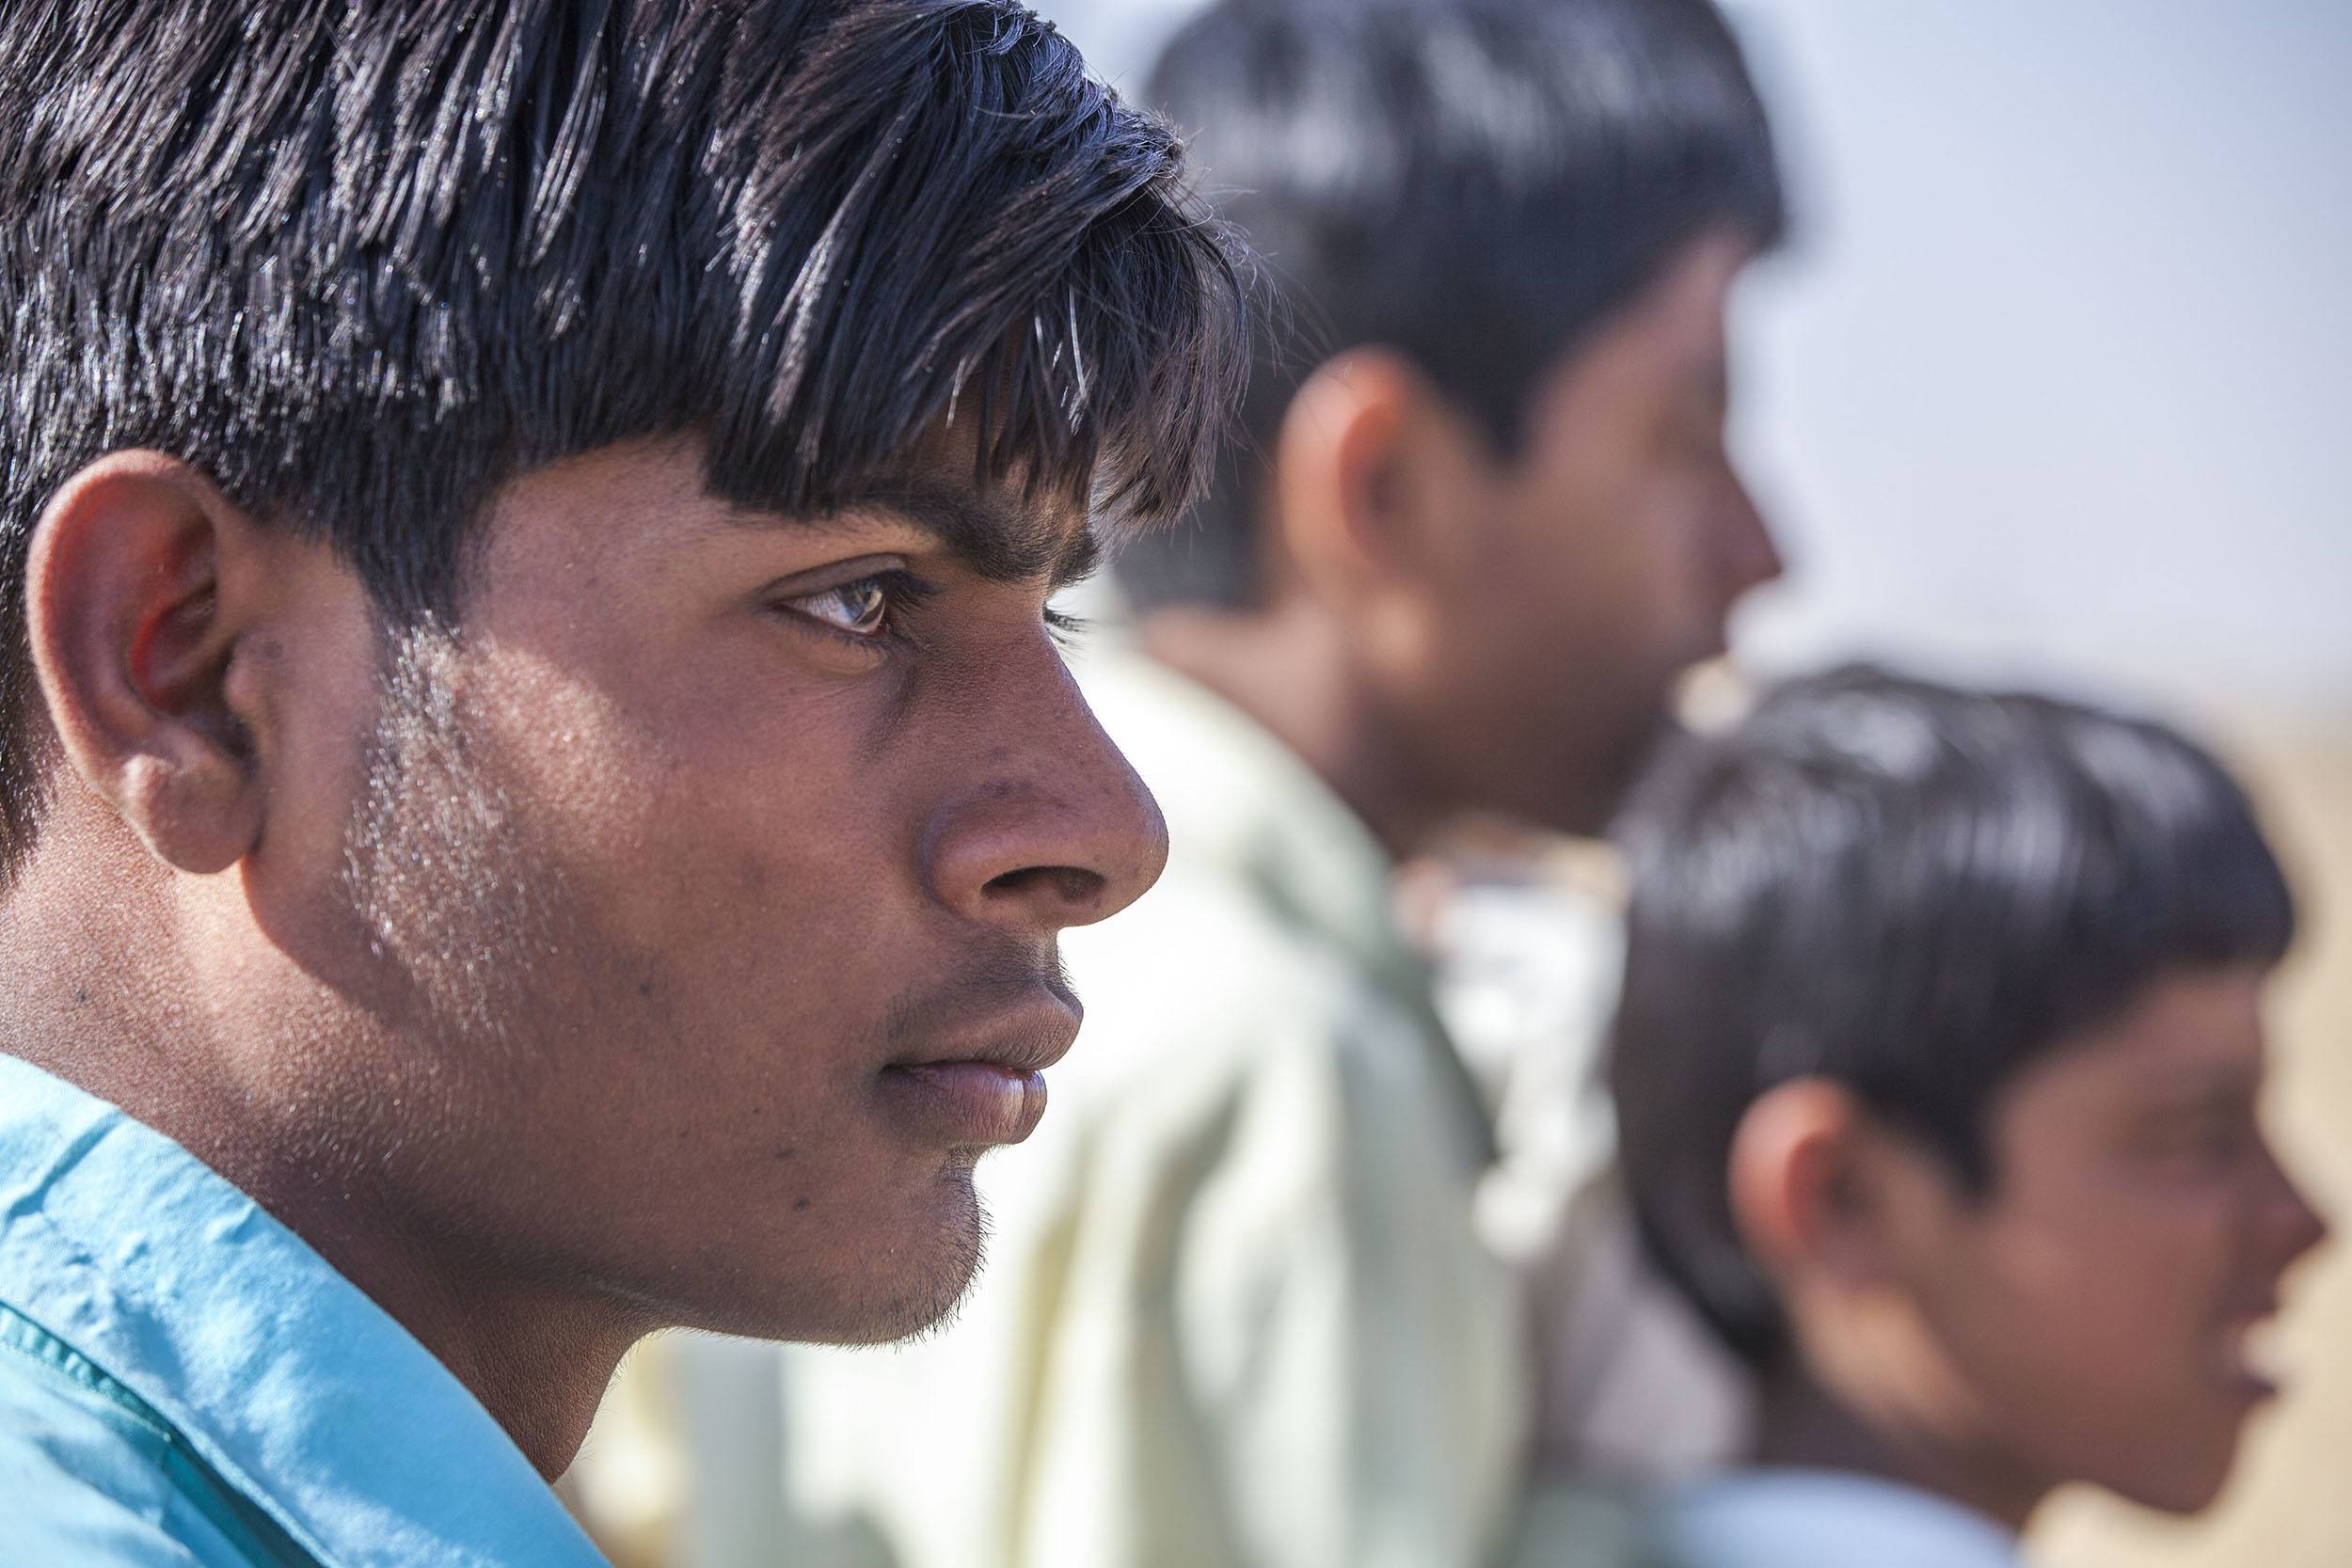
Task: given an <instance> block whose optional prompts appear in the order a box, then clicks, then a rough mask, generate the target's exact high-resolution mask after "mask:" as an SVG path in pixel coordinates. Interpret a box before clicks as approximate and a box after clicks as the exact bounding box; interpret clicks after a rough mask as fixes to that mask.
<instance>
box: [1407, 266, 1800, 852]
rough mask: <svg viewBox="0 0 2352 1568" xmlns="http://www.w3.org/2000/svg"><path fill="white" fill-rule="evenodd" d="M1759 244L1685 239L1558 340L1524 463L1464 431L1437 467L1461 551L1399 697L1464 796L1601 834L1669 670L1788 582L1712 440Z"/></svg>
mask: <svg viewBox="0 0 2352 1568" xmlns="http://www.w3.org/2000/svg"><path fill="white" fill-rule="evenodd" d="M1751 254H1752V251H1751V247H1750V246H1749V245H1747V244H1746V242H1745V241H1743V240H1741V239H1740V238H1739V237H1737V236H1735V235H1732V234H1730V233H1727V232H1720V233H1712V234H1709V235H1707V236H1705V237H1702V238H1701V239H1699V240H1697V241H1694V242H1693V243H1692V244H1691V245H1689V246H1687V247H1686V248H1685V249H1684V250H1683V251H1682V252H1681V253H1680V254H1679V255H1678V256H1677V257H1676V258H1675V259H1674V260H1673V261H1671V262H1669V263H1668V264H1667V265H1666V266H1665V268H1664V269H1663V270H1662V271H1661V274H1660V275H1659V277H1657V279H1656V280H1655V281H1653V282H1652V283H1651V284H1650V285H1649V287H1648V288H1647V289H1646V290H1645V292H1644V293H1642V294H1641V295H1639V296H1638V297H1637V298H1635V299H1634V300H1633V301H1632V302H1630V303H1629V304H1628V305H1627V306H1626V308H1625V309H1623V310H1621V311H1619V312H1618V313H1616V314H1615V315H1613V316H1612V317H1610V318H1609V319H1608V320H1606V321H1605V322H1603V323H1601V324H1600V325H1598V326H1597V329H1596V330H1595V331H1594V332H1592V333H1591V334H1590V335H1588V336H1587V337H1585V338H1583V339H1581V340H1580V341H1578V342H1577V343H1576V344H1575V345H1574V346H1572V347H1571V348H1570V349H1569V351H1568V352H1567V354H1566V356H1565V357H1564V358H1563V360H1562V361H1561V363H1560V365H1559V366H1558V368H1557V369H1556V370H1554V371H1553V372H1552V373H1551V375H1550V377H1549V380H1548V381H1546V382H1545V383H1543V384H1542V385H1540V386H1539V387H1538V388H1536V391H1535V393H1534V397H1533V398H1532V400H1531V402H1530V404H1529V407H1528V411H1527V415H1526V429H1525V435H1524V438H1523V441H1522V444H1521V445H1520V447H1519V449H1518V451H1516V452H1513V453H1511V454H1508V455H1497V454H1495V453H1493V452H1492V451H1490V450H1489V449H1488V448H1487V447H1486V444H1485V443H1484V442H1483V441H1481V440H1478V439H1476V438H1474V437H1471V436H1469V435H1468V434H1467V430H1465V432H1464V434H1463V435H1462V436H1460V437H1458V438H1457V439H1456V440H1455V441H1454V442H1453V443H1451V450H1452V451H1453V452H1454V461H1453V462H1452V463H1451V464H1449V465H1445V466H1444V467H1443V468H1442V469H1441V471H1440V472H1439V473H1438V474H1437V475H1435V476H1433V481H1432V483H1433V488H1435V489H1437V490H1438V491H1440V492H1442V493H1443V494H1444V495H1446V496H1447V497H1448V498H1449V499H1448V500H1447V502H1446V503H1445V505H1444V508H1443V510H1445V511H1446V512H1447V513H1448V514H1449V515H1448V517H1447V519H1446V522H1445V525H1444V527H1443V528H1442V529H1441V530H1439V531H1438V532H1440V533H1441V534H1442V535H1443V536H1446V537H1450V538H1451V539H1453V540H1454V541H1455V544H1454V548H1453V549H1452V550H1451V551H1450V552H1449V557H1450V558H1449V559H1448V560H1446V561H1445V562H1443V565H1442V566H1441V567H1440V568H1439V569H1438V570H1437V571H1435V572H1433V573H1432V575H1431V580H1430V582H1429V584H1428V593H1427V599H1428V602H1427V604H1426V606H1425V607H1424V609H1425V610H1426V615H1425V631H1424V634H1423V635H1422V637H1421V638H1420V639H1419V640H1418V641H1417V644H1416V645H1417V647H1418V649H1419V655H1420V668H1419V671H1418V673H1417V674H1416V676H1415V678H1414V679H1413V680H1412V681H1411V682H1410V683H1409V684H1410V687H1411V689H1410V690H1409V691H1407V692H1406V693H1405V694H1404V697H1403V704H1402V705H1403V706H1405V707H1406V710H1407V712H1408V718H1407V722H1408V723H1409V725H1410V727H1411V728H1412V730H1413V731H1414V732H1415V734H1416V735H1417V736H1418V737H1419V742H1420V748H1421V750H1422V752H1423V753H1424V756H1423V759H1422V760H1423V765H1424V767H1425V768H1427V769H1428V770H1429V771H1431V772H1433V773H1450V774H1451V775H1452V777H1451V779H1450V780H1449V782H1450V784H1451V785H1452V789H1451V793H1452V794H1453V795H1454V797H1455V798H1456V799H1458V800H1466V801H1471V802H1476V803H1479V804H1483V805H1486V806H1490V807H1493V808H1496V809H1501V810H1504V811H1507V812H1510V813H1511V814H1513V815H1515V816H1522V817H1525V818H1528V819H1531V820H1534V821H1539V822H1544V823H1547V824H1549V825H1550V826H1553V827H1557V828H1562V829H1565V830H1567V831H1570V832H1597V831H1599V830H1600V829H1602V828H1604V827H1605V826H1606V825H1607V823H1608V819H1609V817H1610V816H1612V815H1613V813H1614V811H1615V809H1616V806H1617V803H1618V800H1619V798H1620V796H1621V795H1622V793H1623V791H1624V789H1625V786H1626V785H1627V784H1628V783H1629V781H1630V779H1631V777H1632V775H1633V773H1634V771H1635V770H1636V769H1637V768H1639V766H1640V764H1641V763H1642V762H1643V760H1644V759H1645V758H1646V756H1647V755H1648V753H1649V751H1650V748H1651V745H1652V743H1653V742H1654V741H1655V740H1656V739H1657V737H1658V735H1659V733H1660V730H1661V726H1662V724H1663V723H1664V721H1665V719H1666V717H1667V712H1668V705H1669V702H1670V699H1671V696H1672V693H1673V690H1674V688H1675V685H1676V683H1677V679H1678V677H1679V676H1680V675H1681V674H1682V673H1684V672H1685V671H1687V670H1688V669H1690V667H1691V666H1692V665H1693V664H1696V663H1698V662H1700V661H1702V660H1704V659H1708V658H1710V657H1714V656H1716V655H1718V654H1721V653H1722V652H1723V651H1724V636H1725V626H1726V622H1727V620H1728V617H1729V615H1730V612H1731V610H1732V607H1733V606H1734V605H1735V604H1737V603H1738V602H1739V600H1740V596H1741V595H1742V594H1745V593H1746V592H1747V591H1748V590H1749V589H1751V588H1754V587H1756V585H1758V584H1759V583H1762V582H1766V581H1769V580H1771V579H1772V578H1775V577H1777V576H1778V575H1779V574H1780V569H1781V562H1780V558H1779V555H1778V553H1777V551H1776V550H1775V548H1774V546H1773V543H1772V536H1771V533H1770V531H1768V529H1767V527H1766V525H1765V522H1764V519H1763V517H1762V515H1760V514H1759V513H1758V511H1757V509H1756V504H1755V503H1754V501H1753V500H1752V499H1750V498H1749V495H1748V492H1747V489H1746V487H1745V485H1744V484H1743V483H1741V481H1740V475H1739V473H1738V472H1737V471H1736V469H1735V468H1734V467H1733V466H1732V462H1731V459H1730V457H1729V455H1728V454H1727V452H1726V451H1725V449H1724V419H1725V415H1726V412H1727V410H1728V406H1729V398H1730V376H1729V372H1728V369H1727V363H1726V350H1725V342H1724V336H1725V334H1724V311H1725V306H1726V302H1727V300H1728V297H1729V294H1730V291H1731V287H1732V284H1733V282H1734V281H1735V280H1736V279H1737V277H1738V276H1739V274H1740V270H1741V269H1742V267H1743V266H1744V265H1745V264H1746V262H1747V261H1748V259H1749V257H1750V255H1751Z"/></svg>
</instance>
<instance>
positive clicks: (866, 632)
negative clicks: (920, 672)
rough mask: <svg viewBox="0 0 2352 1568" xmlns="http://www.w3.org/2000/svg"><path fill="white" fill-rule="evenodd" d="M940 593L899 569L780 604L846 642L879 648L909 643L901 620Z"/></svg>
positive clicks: (822, 589) (843, 583)
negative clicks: (900, 642) (902, 642)
mask: <svg viewBox="0 0 2352 1568" xmlns="http://www.w3.org/2000/svg"><path fill="white" fill-rule="evenodd" d="M935 592H936V590H935V589H933V588H932V587H931V586H930V584H928V583H925V582H920V581H917V580H916V579H915V578H913V577H912V576H910V575H908V574H907V573H906V572H904V571H902V570H899V569H898V568H895V567H894V568H892V569H891V570H888V571H882V572H868V573H866V576H864V577H862V578H850V579H848V580H847V581H844V582H836V583H832V584H829V585H828V586H826V587H823V588H819V589H817V590H815V591H813V592H811V593H807V594H793V595H792V596H790V597H789V598H785V599H779V600H777V601H776V604H777V607H778V608H779V609H782V610H787V611H788V612H790V613H791V614H792V615H794V616H797V617H798V618H800V619H801V620H803V621H804V622H809V623H813V624H814V625H815V626H817V627H818V629H819V630H822V631H824V632H827V633H829V634H831V635H832V636H834V637H836V638H839V639H840V640H841V641H844V642H850V643H854V644H856V645H857V646H859V647H869V648H880V647H885V646H888V645H889V644H891V643H892V642H894V641H903V640H904V639H905V636H906V628H905V627H904V626H901V625H900V624H899V623H900V620H901V618H902V617H904V616H905V615H906V613H907V612H908V611H909V610H913V609H914V608H915V607H916V606H918V605H920V604H922V603H923V601H924V600H926V599H928V598H930V596H931V594H933V593H935Z"/></svg>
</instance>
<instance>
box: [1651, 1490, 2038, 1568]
mask: <svg viewBox="0 0 2352 1568" xmlns="http://www.w3.org/2000/svg"><path fill="white" fill-rule="evenodd" d="M1646 1534H1647V1538H1648V1543H1649V1545H1650V1549H1651V1550H1652V1552H1653V1553H1654V1554H1655V1555H1656V1557H1657V1559H1658V1560H1660V1561H1661V1562H1662V1563H1664V1564H1667V1565H1668V1568H2023V1565H2024V1559H2023V1558H2021V1557H2020V1556H2019V1555H2018V1551H2017V1538H2016V1537H2015V1536H2013V1535H2011V1534H2010V1532H2009V1531H2008V1530H2006V1529H2004V1528H2001V1527H2000V1526H1999V1525H1996V1524H1994V1522H1993V1521H1992V1520H1990V1519H1988V1518H1986V1517H1984V1516H1983V1515H1982V1514H1980V1513H1972V1512H1971V1511H1969V1510H1967V1509H1965V1508H1963V1507H1961V1506H1960V1504H1958V1503H1956V1502H1952V1501H1950V1500H1949V1499H1947V1498H1945V1497H1937V1496H1936V1495H1935V1494H1933V1493H1931V1492H1922V1491H1920V1490H1918V1489H1917V1488H1915V1487H1911V1486H1899V1485H1897V1484H1896V1483H1895V1482H1893V1481H1880V1480H1877V1479H1875V1478H1873V1477H1869V1476H1860V1475H1849V1474H1845V1473H1843V1472H1840V1471H1834V1470H1806V1469H1794V1468H1790V1469H1772V1468H1763V1469H1753V1470H1728V1471H1725V1472H1724V1473H1723V1474H1721V1475H1718V1476H1712V1477H1709V1478H1708V1479H1706V1480H1704V1481H1696V1482H1693V1483H1692V1484H1691V1485H1689V1486H1686V1487H1684V1488H1682V1489H1681V1490H1679V1491H1677V1492H1675V1493H1673V1494H1671V1495H1670V1496H1668V1497H1666V1498H1665V1499H1664V1500H1663V1501H1662V1502H1661V1504H1659V1505H1658V1506H1657V1507H1656V1508H1655V1509H1654V1510H1653V1511H1652V1513H1651V1517H1650V1519H1649V1521H1648V1529H1647V1531H1646Z"/></svg>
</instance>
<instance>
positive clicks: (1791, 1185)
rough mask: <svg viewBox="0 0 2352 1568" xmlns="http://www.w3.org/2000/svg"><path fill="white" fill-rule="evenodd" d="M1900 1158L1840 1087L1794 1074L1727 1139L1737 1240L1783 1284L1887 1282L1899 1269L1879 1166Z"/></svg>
mask: <svg viewBox="0 0 2352 1568" xmlns="http://www.w3.org/2000/svg"><path fill="white" fill-rule="evenodd" d="M1899 1157H1900V1154H1899V1150H1898V1149H1897V1148H1895V1147H1894V1145H1893V1143H1892V1141H1891V1140H1889V1139H1888V1138H1886V1137H1885V1136H1884V1135H1883V1133H1882V1132H1881V1131H1880V1129H1879V1127H1878V1125H1877V1123H1876V1121H1875V1119H1874V1118H1873V1117H1871V1116H1870V1114H1869V1112H1868V1110H1867V1108H1865V1107H1864V1105H1863V1104H1862V1102H1861V1101H1859V1100H1857V1099H1856V1098H1855V1096H1854V1094H1853V1091H1852V1090H1851V1089H1849V1088H1847V1087H1845V1086H1844V1085H1840V1084H1836V1083H1832V1082H1830V1081H1829V1080H1827V1079H1821V1078H1800V1079H1795V1080H1793V1081H1791V1082H1789V1083H1786V1084H1780V1085H1775V1086H1774V1087H1772V1088H1771V1089H1769V1090H1767V1091H1766V1092H1765V1093H1764V1094H1762V1095H1761V1096H1759V1097H1758V1098H1757V1099H1756V1102H1755V1103H1754V1104H1752V1105H1750V1106H1749V1107H1748V1111H1747V1114H1746V1115H1745V1116H1744V1117H1741V1118H1740V1126H1739V1128H1738V1130H1737V1131H1736V1132H1734V1133H1733V1135H1732V1141H1731V1159H1730V1167H1729V1171H1728V1173H1727V1179H1728V1180H1729V1184H1730V1190H1729V1196H1730V1199H1731V1212H1732V1219H1733V1222H1734V1223H1735V1224H1736V1225H1737V1226H1738V1227H1739V1231H1740V1243H1741V1244H1742V1245H1743V1246H1745V1247H1746V1248H1747V1250H1748V1254H1749V1256H1750V1257H1752V1258H1754V1259H1756V1262H1757V1263H1758V1264H1759V1265H1761V1266H1762V1268H1763V1269H1764V1271H1765V1273H1766V1274H1767V1275H1769V1276H1771V1277H1772V1278H1773V1279H1775V1280H1777V1281H1780V1282H1781V1283H1782V1285H1783V1286H1784V1287H1788V1286H1792V1285H1794V1284H1795V1283H1797V1282H1800V1281H1806V1280H1822V1281H1827V1282H1831V1283H1834V1284H1836V1285H1842V1286H1844V1287H1846V1288H1849V1289H1857V1288H1867V1287H1869V1286H1873V1285H1877V1284H1880V1283H1883V1282H1884V1281H1886V1280H1887V1279H1889V1278H1891V1277H1893V1276H1894V1275H1896V1274H1897V1273H1898V1272H1899V1267H1900V1263H1899V1259H1900V1257H1901V1238H1900V1237H1899V1235H1898V1234H1896V1230H1897V1228H1898V1227H1897V1226H1896V1212H1897V1210H1898V1208H1899V1205H1897V1204H1896V1203H1894V1202H1892V1201H1890V1199H1891V1197H1892V1194H1891V1192H1890V1189H1889V1181H1890V1179H1891V1178H1892V1177H1893V1176H1894V1174H1895V1173H1894V1172H1892V1171H1891V1170H1890V1169H1889V1168H1888V1163H1889V1162H1890V1161H1891V1160H1895V1159H1899Z"/></svg>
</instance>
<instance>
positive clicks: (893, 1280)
mask: <svg viewBox="0 0 2352 1568" xmlns="http://www.w3.org/2000/svg"><path fill="white" fill-rule="evenodd" d="M924 1196H925V1201H924V1202H923V1203H922V1205H921V1206H920V1207H919V1209H917V1210H916V1211H915V1212H909V1213H905V1214H902V1215H901V1216H900V1217H899V1218H898V1222H897V1223H896V1224H891V1225H886V1226H883V1227H879V1228H878V1229H877V1230H876V1231H875V1232H873V1233H869V1234H868V1235H867V1236H866V1237H864V1238H861V1242H862V1243H863V1244H862V1245H861V1246H860V1248H859V1252H858V1255H857V1257H856V1258H855V1259H854V1260H853V1261H852V1262H851V1263H850V1266H849V1267H848V1269H847V1270H846V1271H845V1273H844V1275H842V1276H841V1277H840V1278H839V1280H838V1285H839V1288H838V1289H837V1290H835V1291H833V1292H831V1295H832V1299H831V1300H830V1301H828V1302H827V1303H825V1308H826V1309H825V1310H824V1311H823V1312H822V1314H821V1317H820V1321H818V1322H817V1323H813V1324H812V1323H803V1324H801V1325H799V1326H798V1327H797V1329H796V1330H795V1331H792V1332H787V1333H783V1334H776V1335H771V1336H768V1338H789V1339H801V1340H806V1341H809V1342H812V1343H817V1344H835V1345H885V1344H890V1343H892V1342H893V1341H896V1340H899V1339H911V1338H917V1337H919V1336H921V1335H924V1334H928V1333H930V1332H931V1331H933V1330H935V1329H937V1328H939V1327H940V1326H941V1325H943V1324H944V1323H946V1322H948V1321H949V1320H950V1319H951V1318H952V1317H953V1316H954V1315H955V1311H956V1308H957V1307H959V1306H960V1305H961V1303H962V1301H963V1298H964V1295H965V1292H966V1291H969V1290H970V1289H971V1286H972V1281H973V1280H974V1279H975V1278H976V1277H977V1275H978V1274H979V1271H980V1259H981V1255H982V1253H983V1251H984V1250H985V1247H986V1243H987V1235H988V1223H987V1218H986V1216H985V1215H984V1214H983V1213H982V1212H981V1209H980V1201H979V1196H978V1195H977V1193H975V1192H974V1191H973V1187H972V1169H971V1165H970V1164H969V1163H959V1164H954V1165H951V1166H950V1167H949V1168H948V1169H946V1171H943V1172H942V1173H941V1175H940V1177H939V1180H937V1182H936V1183H934V1184H933V1185H932V1186H931V1187H930V1189H929V1190H928V1191H927V1192H926V1194H925V1195H924Z"/></svg>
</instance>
